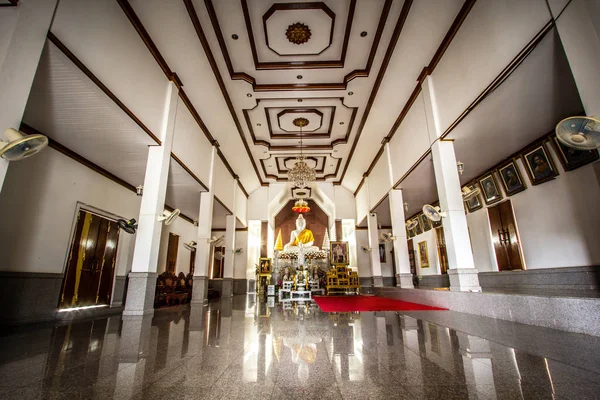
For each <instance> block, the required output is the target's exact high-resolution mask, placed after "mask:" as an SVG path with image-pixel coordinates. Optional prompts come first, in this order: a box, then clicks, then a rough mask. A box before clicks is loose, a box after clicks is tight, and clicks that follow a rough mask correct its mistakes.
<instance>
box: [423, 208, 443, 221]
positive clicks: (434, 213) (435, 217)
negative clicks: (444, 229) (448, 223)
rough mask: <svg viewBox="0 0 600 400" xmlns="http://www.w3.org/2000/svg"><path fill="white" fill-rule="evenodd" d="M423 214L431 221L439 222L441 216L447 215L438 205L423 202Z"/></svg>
mask: <svg viewBox="0 0 600 400" xmlns="http://www.w3.org/2000/svg"><path fill="white" fill-rule="evenodd" d="M423 214H425V216H426V217H427V218H429V220H431V221H433V222H439V221H441V220H442V217H446V216H448V214H447V213H445V212H443V211H441V210H440V208H439V207H434V206H432V205H431V204H425V205H424V206H423Z"/></svg>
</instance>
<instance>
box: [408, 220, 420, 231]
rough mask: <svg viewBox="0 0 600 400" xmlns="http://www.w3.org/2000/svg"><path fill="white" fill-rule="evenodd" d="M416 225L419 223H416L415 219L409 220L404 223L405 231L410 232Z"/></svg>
mask: <svg viewBox="0 0 600 400" xmlns="http://www.w3.org/2000/svg"><path fill="white" fill-rule="evenodd" d="M417 225H419V221H417V220H416V219H411V220H410V221H408V222H407V223H406V229H408V230H409V231H410V230H411V229H415V228H416V227H417Z"/></svg>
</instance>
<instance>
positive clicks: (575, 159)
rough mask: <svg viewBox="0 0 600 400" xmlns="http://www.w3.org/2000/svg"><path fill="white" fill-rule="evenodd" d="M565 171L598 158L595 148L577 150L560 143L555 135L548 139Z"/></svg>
mask: <svg viewBox="0 0 600 400" xmlns="http://www.w3.org/2000/svg"><path fill="white" fill-rule="evenodd" d="M550 141H551V142H552V145H553V146H554V150H555V151H556V154H557V156H558V159H559V161H560V163H561V165H562V167H563V168H564V170H565V171H573V170H574V169H577V168H579V167H583V166H584V165H586V164H589V163H591V162H594V161H596V160H598V158H599V156H598V151H597V150H577V149H574V148H572V147H569V146H567V145H565V144H564V143H562V142H561V141H560V140H558V138H557V137H556V135H554V136H552V139H551V140H550Z"/></svg>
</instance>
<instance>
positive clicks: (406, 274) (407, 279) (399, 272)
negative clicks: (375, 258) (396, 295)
mask: <svg viewBox="0 0 600 400" xmlns="http://www.w3.org/2000/svg"><path fill="white" fill-rule="evenodd" d="M389 202H390V215H391V217H392V234H393V235H394V236H395V237H396V240H394V259H395V262H396V286H400V287H401V288H403V289H414V285H413V275H412V273H411V272H410V261H409V258H408V243H407V240H408V239H407V237H406V227H405V225H404V224H405V222H404V220H405V217H404V199H403V196H402V190H394V189H392V190H390V193H389Z"/></svg>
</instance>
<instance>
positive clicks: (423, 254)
mask: <svg viewBox="0 0 600 400" xmlns="http://www.w3.org/2000/svg"><path fill="white" fill-rule="evenodd" d="M417 248H418V249H419V264H420V266H421V268H429V252H428V251H427V241H426V240H423V241H422V242H419V244H418V245H417Z"/></svg>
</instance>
